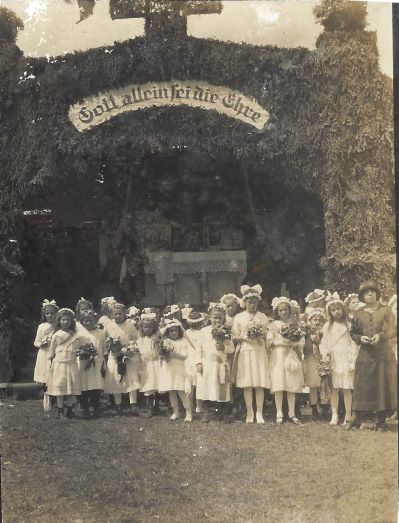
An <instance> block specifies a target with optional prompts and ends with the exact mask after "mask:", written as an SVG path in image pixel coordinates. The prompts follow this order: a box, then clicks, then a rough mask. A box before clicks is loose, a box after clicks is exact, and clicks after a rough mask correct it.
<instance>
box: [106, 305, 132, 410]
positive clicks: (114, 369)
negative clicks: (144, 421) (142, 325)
mask: <svg viewBox="0 0 399 523" xmlns="http://www.w3.org/2000/svg"><path fill="white" fill-rule="evenodd" d="M111 309H112V316H113V320H112V321H111V322H110V323H109V324H108V327H107V333H108V338H107V340H106V346H107V352H108V354H109V356H108V362H107V371H106V374H105V383H104V391H105V392H108V393H109V394H113V395H114V401H115V405H116V410H117V414H118V415H122V414H123V411H122V407H121V405H122V394H123V393H126V392H128V393H129V403H130V412H131V414H132V415H133V416H137V415H138V408H137V392H138V390H139V388H140V380H139V374H140V355H139V352H138V350H137V349H136V348H135V344H134V342H135V341H136V340H137V337H138V332H137V329H136V327H135V326H134V325H133V323H132V322H131V321H130V320H128V319H127V316H126V310H125V306H124V305H122V304H121V303H116V302H115V303H113V304H112V305H111Z"/></svg>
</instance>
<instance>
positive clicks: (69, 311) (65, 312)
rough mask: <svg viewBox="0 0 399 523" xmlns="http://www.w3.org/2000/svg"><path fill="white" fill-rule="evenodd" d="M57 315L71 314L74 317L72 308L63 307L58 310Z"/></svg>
mask: <svg viewBox="0 0 399 523" xmlns="http://www.w3.org/2000/svg"><path fill="white" fill-rule="evenodd" d="M57 316H71V318H75V313H74V312H73V310H71V309H67V308H66V307H63V308H62V309H60V310H59V311H58V314H57Z"/></svg>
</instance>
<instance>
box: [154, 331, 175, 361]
mask: <svg viewBox="0 0 399 523" xmlns="http://www.w3.org/2000/svg"><path fill="white" fill-rule="evenodd" d="M154 347H155V349H156V351H157V352H158V356H159V359H160V360H161V364H162V362H164V361H169V360H170V353H171V352H172V351H173V343H172V342H171V340H168V339H167V338H163V337H162V336H159V337H158V338H157V339H156V340H155V342H154Z"/></svg>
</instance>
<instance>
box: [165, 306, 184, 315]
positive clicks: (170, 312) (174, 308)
mask: <svg viewBox="0 0 399 523" xmlns="http://www.w3.org/2000/svg"><path fill="white" fill-rule="evenodd" d="M180 310H181V309H180V307H179V306H178V305H175V304H174V305H169V310H168V311H167V312H164V314H163V316H164V318H169V317H170V316H172V315H173V314H175V313H176V312H180Z"/></svg>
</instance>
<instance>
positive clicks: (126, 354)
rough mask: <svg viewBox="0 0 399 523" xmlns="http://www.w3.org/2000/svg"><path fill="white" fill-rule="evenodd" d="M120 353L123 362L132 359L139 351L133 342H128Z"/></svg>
mask: <svg viewBox="0 0 399 523" xmlns="http://www.w3.org/2000/svg"><path fill="white" fill-rule="evenodd" d="M121 353H122V355H123V361H125V359H126V358H128V359H129V358H134V356H136V355H137V354H139V353H140V351H139V348H138V346H137V343H136V342H135V341H129V342H128V344H127V345H126V347H122V348H121Z"/></svg>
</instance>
